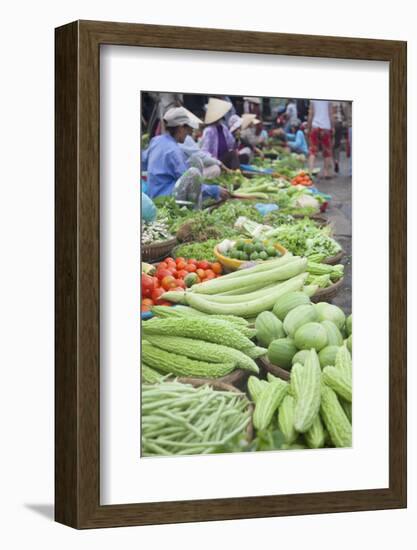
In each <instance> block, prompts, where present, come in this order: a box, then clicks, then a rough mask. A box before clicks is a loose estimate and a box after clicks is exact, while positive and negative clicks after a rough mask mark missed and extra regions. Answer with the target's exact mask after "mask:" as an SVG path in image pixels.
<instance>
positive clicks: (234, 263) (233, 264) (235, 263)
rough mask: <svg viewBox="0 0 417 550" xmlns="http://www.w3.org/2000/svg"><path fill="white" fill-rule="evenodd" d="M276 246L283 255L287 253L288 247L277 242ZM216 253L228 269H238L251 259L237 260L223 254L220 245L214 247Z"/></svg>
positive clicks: (247, 240) (248, 240)
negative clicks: (219, 248) (219, 249)
mask: <svg viewBox="0 0 417 550" xmlns="http://www.w3.org/2000/svg"><path fill="white" fill-rule="evenodd" d="M251 240H252V239H244V241H245V242H248V243H249V242H251ZM274 248H276V249H277V250H278V252H279V253H280V255H281V256H284V254H286V253H287V249H286V248H284V247H283V246H282V245H281V244H279V243H275V244H274ZM214 255H215V256H216V258H217V260H218V261H219V262H220V263H221V264H222V265H223V266H224V267H226V268H227V269H229V270H231V271H234V270H236V269H239V267H240V266H241V265H242V264H244V263H246V262H249V261H250V260H245V261H244V260H236V259H235V258H229V257H228V256H223V254H220V252H219V251H218V246H215V247H214Z"/></svg>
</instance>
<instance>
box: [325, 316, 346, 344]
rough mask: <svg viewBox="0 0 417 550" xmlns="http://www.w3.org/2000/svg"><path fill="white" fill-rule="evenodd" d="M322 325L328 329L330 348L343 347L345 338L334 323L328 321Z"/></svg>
mask: <svg viewBox="0 0 417 550" xmlns="http://www.w3.org/2000/svg"><path fill="white" fill-rule="evenodd" d="M320 324H321V326H322V327H324V328H325V329H326V333H327V345H328V346H341V345H342V344H343V336H342V334H341V332H340V330H339V329H338V328H337V326H336V325H335V324H334V323H333V321H327V320H326V321H322V322H321V323H320Z"/></svg>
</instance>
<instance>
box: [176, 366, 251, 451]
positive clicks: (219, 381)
mask: <svg viewBox="0 0 417 550" xmlns="http://www.w3.org/2000/svg"><path fill="white" fill-rule="evenodd" d="M239 370H240V369H238V370H236V371H234V372H232V373H231V374H229V375H228V376H223V378H216V379H215V378H189V377H179V378H177V380H178V382H181V383H182V384H191V385H192V386H194V387H195V388H199V387H200V386H204V385H207V386H210V387H212V388H213V389H214V390H219V391H230V392H234V393H239V394H241V395H242V396H245V397H247V396H246V394H245V393H244V392H243V391H241V390H240V389H238V388H236V387H235V386H234V385H233V384H232V382H230V381H228V382H226V381H225V380H226V379H228V378H229V377H231V375H232V374H235V373H237V372H238V371H239ZM241 372H244V373H245V374H246V372H245V371H241ZM248 374H249V373H247V374H246V377H247V375H248ZM248 408H249V412H250V421H249V424H248V425H247V427H246V438H247V440H248V442H249V443H250V442H251V441H252V439H253V423H252V415H253V410H254V407H253V405H252V404H251V403H249V406H248Z"/></svg>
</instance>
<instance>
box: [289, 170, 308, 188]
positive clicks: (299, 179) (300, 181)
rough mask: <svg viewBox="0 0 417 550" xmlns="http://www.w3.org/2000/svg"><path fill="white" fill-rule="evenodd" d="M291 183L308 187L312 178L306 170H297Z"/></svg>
mask: <svg viewBox="0 0 417 550" xmlns="http://www.w3.org/2000/svg"><path fill="white" fill-rule="evenodd" d="M291 185H304V186H306V187H310V186H311V185H313V180H312V179H311V178H310V176H309V175H308V174H307V172H299V173H298V174H297V175H296V176H295V177H294V178H293V179H292V180H291Z"/></svg>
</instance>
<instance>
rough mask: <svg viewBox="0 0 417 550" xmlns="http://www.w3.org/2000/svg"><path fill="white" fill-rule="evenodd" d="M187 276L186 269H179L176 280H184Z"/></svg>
mask: <svg viewBox="0 0 417 550" xmlns="http://www.w3.org/2000/svg"><path fill="white" fill-rule="evenodd" d="M187 275H188V271H187V270H186V269H181V270H180V271H177V279H184V277H186V276H187Z"/></svg>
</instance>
